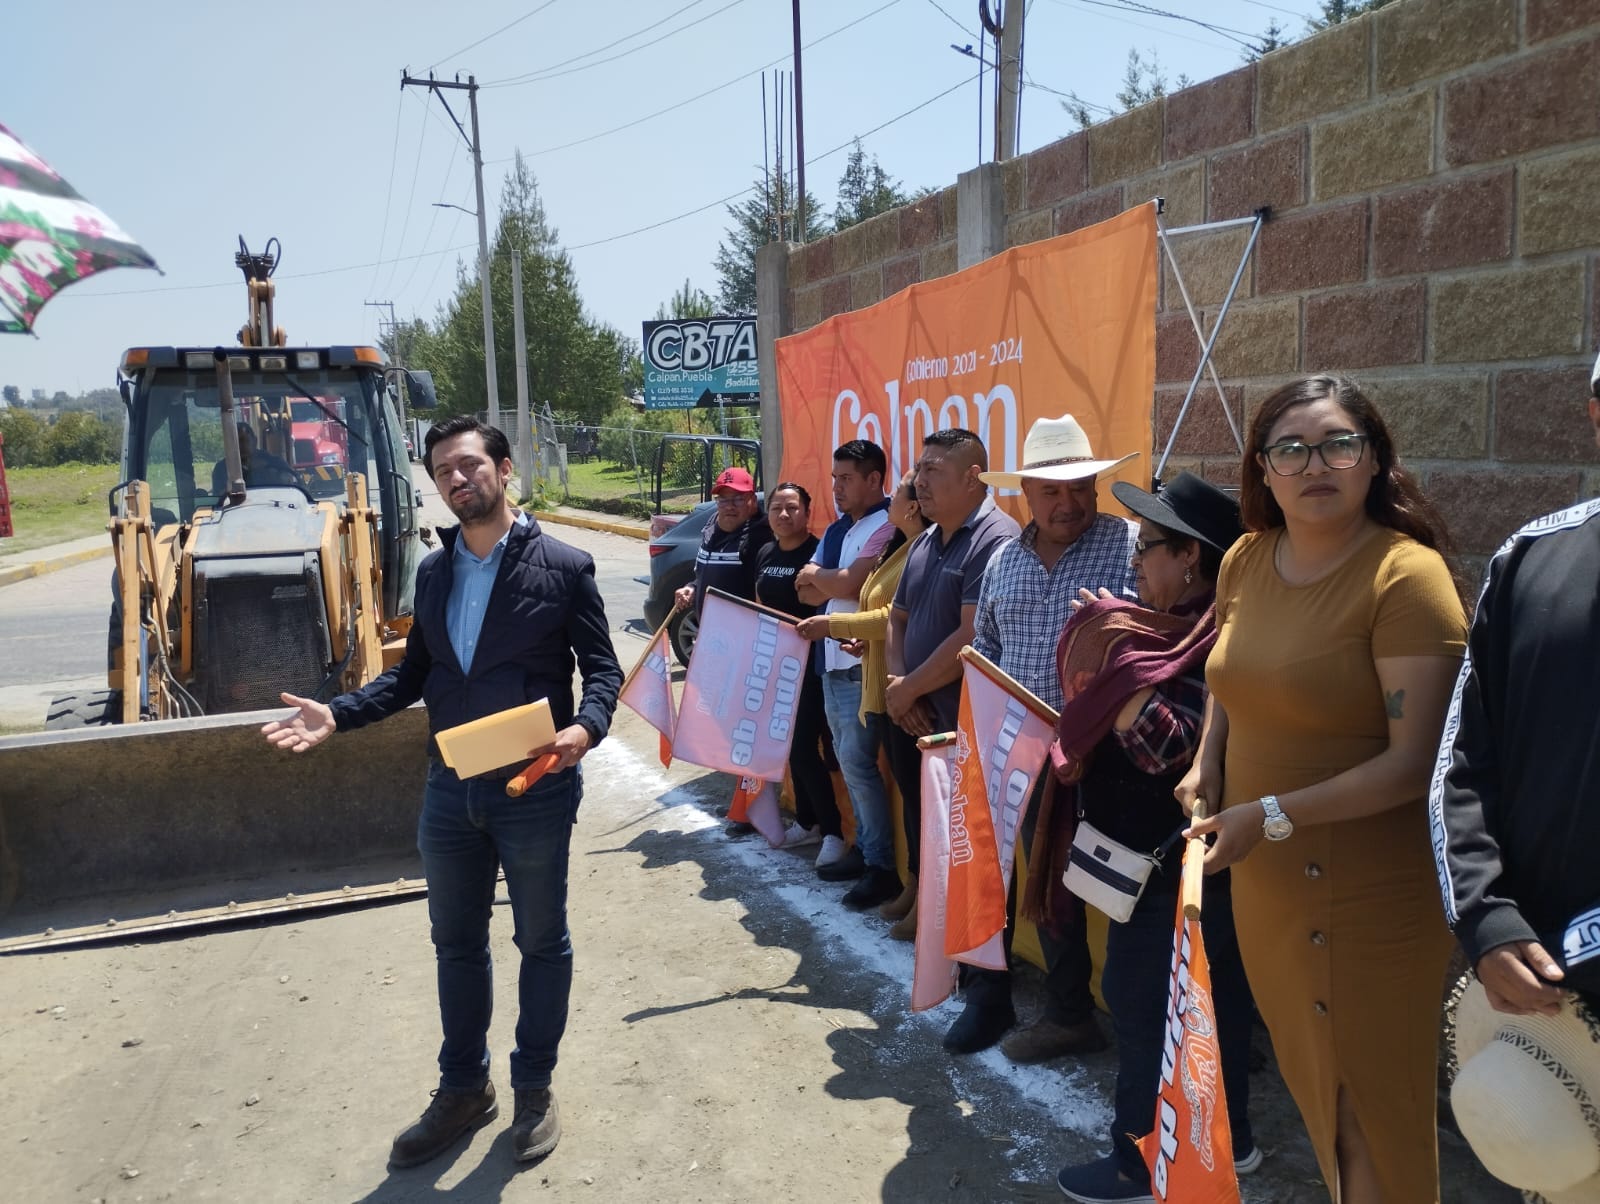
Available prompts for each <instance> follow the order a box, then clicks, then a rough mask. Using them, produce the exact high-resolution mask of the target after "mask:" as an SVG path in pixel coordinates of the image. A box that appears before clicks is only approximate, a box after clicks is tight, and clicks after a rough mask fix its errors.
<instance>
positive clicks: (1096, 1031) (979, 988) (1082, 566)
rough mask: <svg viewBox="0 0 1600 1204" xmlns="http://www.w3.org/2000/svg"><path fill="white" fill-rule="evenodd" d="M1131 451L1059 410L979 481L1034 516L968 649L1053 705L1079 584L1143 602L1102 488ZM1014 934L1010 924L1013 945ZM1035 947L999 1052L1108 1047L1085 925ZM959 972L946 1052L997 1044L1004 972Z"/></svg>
mask: <svg viewBox="0 0 1600 1204" xmlns="http://www.w3.org/2000/svg"><path fill="white" fill-rule="evenodd" d="M1137 454H1138V453H1137V452H1132V453H1129V454H1128V455H1126V456H1123V457H1121V458H1120V459H1116V460H1104V459H1099V458H1097V457H1096V456H1095V454H1094V451H1093V449H1092V448H1091V447H1090V444H1089V437H1088V435H1087V434H1086V433H1085V432H1084V430H1083V428H1082V427H1081V426H1080V425H1079V424H1078V422H1077V420H1076V419H1074V418H1073V417H1072V415H1071V414H1063V415H1062V416H1061V417H1060V418H1041V419H1039V420H1038V421H1037V422H1035V423H1034V424H1033V426H1032V427H1031V428H1029V430H1028V436H1027V438H1026V439H1025V440H1023V444H1022V461H1023V462H1022V467H1021V468H1020V469H1019V470H1018V471H1016V472H985V473H983V474H981V476H980V478H979V479H980V480H982V481H983V482H984V483H985V484H988V485H993V486H995V487H996V488H1000V489H1021V490H1022V495H1023V497H1024V498H1026V499H1027V502H1028V512H1029V513H1030V514H1031V515H1032V516H1033V517H1032V519H1031V521H1030V522H1029V523H1028V525H1027V527H1025V528H1024V529H1023V530H1022V532H1021V534H1020V535H1018V536H1017V537H1016V538H1015V539H1011V540H1008V541H1006V542H1005V543H1003V544H1001V545H1000V547H999V549H998V550H997V551H996V552H995V554H994V556H993V557H992V558H991V559H990V561H989V564H988V567H987V568H986V569H985V570H984V573H983V585H982V589H981V590H980V592H979V595H978V607H977V614H976V619H975V622H974V626H973V639H972V646H973V647H974V648H975V649H977V651H979V652H981V653H982V654H983V655H984V656H986V657H988V658H989V659H990V660H991V661H993V662H994V663H995V664H997V665H999V666H1000V668H1001V669H1003V670H1004V671H1005V672H1007V673H1009V674H1010V675H1011V676H1012V677H1014V678H1015V679H1016V680H1017V681H1018V682H1020V683H1021V684H1022V685H1023V686H1025V687H1027V688H1028V689H1029V690H1031V691H1032V692H1033V693H1034V694H1036V695H1038V696H1039V698H1041V699H1042V700H1043V701H1044V702H1046V703H1048V704H1049V705H1050V706H1052V707H1054V708H1055V709H1056V710H1060V709H1061V702H1062V693H1061V681H1060V678H1059V677H1058V675H1057V673H1056V644H1057V642H1058V641H1059V640H1060V638H1061V629H1062V628H1063V627H1065V626H1066V623H1067V619H1068V617H1069V616H1070V614H1071V604H1072V602H1073V600H1074V599H1075V598H1077V596H1078V591H1079V590H1080V589H1087V590H1089V591H1090V592H1091V593H1095V592H1098V591H1100V590H1107V591H1109V592H1110V593H1112V594H1115V595H1117V596H1118V597H1122V598H1127V599H1130V600H1134V601H1137V599H1138V592H1137V589H1136V587H1135V583H1134V573H1133V544H1134V540H1135V539H1136V538H1137V537H1138V532H1139V529H1138V526H1137V524H1135V523H1131V522H1128V521H1127V520H1126V519H1121V518H1115V517H1113V516H1112V515H1109V514H1101V513H1100V510H1099V495H1098V492H1097V483H1098V480H1099V478H1100V476H1101V475H1102V474H1104V473H1107V472H1110V471H1111V470H1112V469H1114V468H1116V467H1117V466H1118V465H1119V464H1122V463H1124V462H1126V461H1127V460H1130V459H1132V458H1133V456H1135V455H1137ZM1047 772H1048V771H1047ZM1044 781H1045V774H1044V773H1041V774H1040V775H1039V780H1038V783H1037V784H1036V786H1035V789H1034V797H1033V799H1032V800H1031V801H1030V803H1029V806H1028V812H1027V818H1026V819H1025V820H1024V821H1023V833H1022V836H1023V842H1024V844H1025V845H1031V843H1032V841H1033V840H1034V821H1035V819H1036V816H1037V810H1036V809H1037V807H1038V802H1039V795H1040V794H1041V793H1042V788H1043V785H1044ZM1065 813H1066V809H1065V808H1063V814H1065ZM1010 935H1011V929H1010V926H1009V925H1008V926H1007V931H1006V938H1007V944H1008V945H1009V943H1010ZM1039 944H1040V947H1041V948H1042V950H1043V952H1044V958H1045V966H1046V984H1045V985H1046V992H1045V1005H1044V1012H1043V1014H1042V1015H1041V1016H1040V1017H1039V1018H1038V1019H1037V1020H1036V1021H1035V1022H1034V1023H1033V1024H1031V1025H1029V1026H1028V1027H1027V1028H1023V1029H1020V1030H1018V1031H1016V1032H1014V1033H1011V1034H1010V1035H1009V1036H1007V1037H1006V1038H1005V1040H1004V1041H1003V1042H1002V1043H1001V1050H1002V1052H1004V1053H1005V1055H1006V1056H1007V1057H1008V1058H1010V1059H1011V1060H1012V1061H1014V1062H1042V1061H1045V1060H1047V1059H1049V1058H1055V1057H1060V1056H1063V1055H1066V1054H1083V1053H1092V1052H1094V1051H1096V1050H1101V1049H1104V1048H1105V1044H1106V1041H1105V1036H1104V1035H1103V1034H1102V1033H1101V1032H1100V1028H1099V1025H1098V1024H1097V1023H1096V1021H1095V1018H1094V996H1093V995H1092V994H1091V993H1090V990H1089V978H1090V974H1091V972H1092V966H1091V962H1090V957H1089V944H1088V940H1087V938H1086V935H1085V933H1084V928H1083V925H1082V924H1081V923H1074V922H1072V921H1068V922H1067V923H1066V924H1064V925H1060V926H1054V930H1052V926H1051V925H1041V926H1040V927H1039ZM965 975H966V978H965V983H966V1000H967V1006H966V1008H965V1010H964V1011H963V1012H962V1013H961V1015H960V1016H959V1017H958V1018H957V1019H956V1021H955V1023H954V1024H952V1025H951V1026H950V1031H949V1032H948V1033H946V1034H945V1039H944V1044H945V1048H946V1049H948V1050H950V1052H952V1053H970V1052H973V1051H975V1050H979V1049H984V1048H987V1047H988V1046H990V1045H993V1044H994V1043H995V1042H996V1041H997V1040H999V1039H1000V1036H1001V1034H1002V1033H1004V1032H1005V1031H1006V1030H1007V1029H1008V1028H1010V1027H1011V1025H1012V1024H1013V1023H1014V1022H1015V1020H1016V1012H1015V1010H1014V1009H1013V1006H1012V1001H1011V975H1010V974H1009V973H1007V972H1006V971H1003V970H998V971H997V970H980V969H973V968H968V969H966V970H965Z"/></svg>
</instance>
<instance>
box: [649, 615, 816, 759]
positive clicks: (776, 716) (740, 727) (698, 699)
mask: <svg viewBox="0 0 1600 1204" xmlns="http://www.w3.org/2000/svg"><path fill="white" fill-rule="evenodd" d="M809 653H810V646H809V645H807V643H806V642H805V641H804V640H803V639H801V638H800V635H799V633H798V632H796V631H795V626H794V620H793V619H791V618H789V616H787V615H784V614H780V613H778V612H777V611H774V610H768V609H766V608H765V607H763V606H757V605H755V603H753V602H742V601H740V600H739V599H737V598H734V597H732V596H731V595H728V594H724V593H722V592H721V591H720V590H709V591H707V593H706V600H705V605H704V607H703V608H702V609H701V612H700V635H699V637H698V638H697V639H696V640H695V644H694V653H693V655H691V656H690V658H689V671H688V673H687V674H686V675H685V677H684V682H683V704H682V705H681V706H680V707H679V708H678V724H677V728H676V729H675V731H674V733H673V742H672V743H673V752H674V754H675V755H676V756H677V757H678V759H679V760H682V761H688V762H689V763H690V764H692V765H703V766H705V767H706V768H707V769H720V770H721V771H722V772H723V773H731V774H736V775H739V776H747V777H754V778H760V779H761V780H763V781H766V782H779V781H782V780H783V773H784V769H785V767H786V766H787V764H788V762H789V744H790V741H791V740H793V738H794V714H795V708H796V707H797V706H798V705H799V702H800V687H801V685H802V684H803V682H804V675H805V673H806V661H807V657H808V655H809Z"/></svg>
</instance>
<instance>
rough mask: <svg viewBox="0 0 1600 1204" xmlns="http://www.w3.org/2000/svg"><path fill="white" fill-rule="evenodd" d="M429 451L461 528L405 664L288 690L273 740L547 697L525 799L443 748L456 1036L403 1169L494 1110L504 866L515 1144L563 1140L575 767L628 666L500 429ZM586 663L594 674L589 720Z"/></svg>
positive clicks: (436, 795)
mask: <svg viewBox="0 0 1600 1204" xmlns="http://www.w3.org/2000/svg"><path fill="white" fill-rule="evenodd" d="M424 448H425V450H424V454H423V463H424V464H425V465H426V466H427V468H428V472H429V475H431V476H432V477H433V480H434V482H435V484H437V485H438V487H439V493H440V495H441V496H442V497H443V498H444V500H445V503H446V505H448V506H449V507H450V510H451V511H452V512H453V513H454V514H455V516H456V517H457V518H458V519H460V520H461V525H460V526H459V527H458V528H455V529H451V528H448V527H447V528H444V529H443V530H441V531H440V536H441V538H442V539H443V541H444V546H443V547H442V548H440V549H439V550H438V551H436V552H434V553H432V554H431V555H430V556H428V558H427V559H426V560H424V561H423V562H422V565H421V567H420V568H419V569H418V570H417V588H416V612H415V619H414V622H413V624H412V627H411V633H410V636H409V637H408V639H407V641H406V652H405V657H404V659H402V660H401V661H400V663H399V664H397V665H395V666H394V668H392V669H390V670H389V671H388V672H386V673H384V674H383V675H382V676H380V677H378V678H377V679H375V680H374V681H372V682H371V683H370V684H368V685H366V686H363V687H362V688H361V689H359V690H354V691H352V692H351V693H348V694H343V695H341V696H340V697H338V698H335V699H334V700H333V702H332V703H331V704H328V705H324V704H323V703H320V702H317V701H316V700H315V699H310V698H297V697H295V696H294V695H292V694H284V695H283V696H282V697H283V701H284V702H285V703H286V704H288V705H290V706H293V707H295V708H297V710H296V713H295V714H294V715H293V716H291V717H290V718H288V719H284V720H281V721H279V722H276V723H269V724H267V725H266V727H264V728H263V729H262V731H263V732H264V733H265V735H266V736H267V739H268V740H269V741H270V742H271V743H272V744H274V745H276V746H277V747H279V748H282V749H286V750H291V751H294V752H305V751H306V750H307V749H309V748H311V747H313V746H314V745H317V744H320V743H321V742H322V741H323V740H326V739H327V738H328V737H329V736H331V735H333V734H334V733H335V732H338V731H349V730H351V729H353V728H358V727H363V726H365V725H366V724H368V723H375V722H377V721H378V720H380V719H384V718H386V717H387V716H389V715H392V714H394V713H395V712H397V711H400V710H403V709H404V708H406V707H408V706H410V705H411V704H412V703H413V702H415V701H417V699H419V698H422V699H425V700H426V702H427V705H428V723H429V727H430V729H431V730H432V731H434V732H438V731H442V730H444V729H446V728H450V727H455V726H456V725H458V724H461V723H466V722H469V721H470V720H473V719H479V718H483V717H484V716H487V715H493V714H496V713H498V712H500V711H504V710H507V709H508V708H511V707H515V706H522V705H524V704H526V703H529V702H532V701H534V700H536V699H540V698H544V699H546V700H548V702H549V704H550V713H551V718H552V719H553V720H554V721H555V724H556V729H557V730H556V738H555V743H554V744H553V745H551V746H550V748H549V749H546V750H529V755H530V756H531V755H533V753H534V752H537V751H548V752H553V753H555V754H556V757H557V760H556V764H555V766H554V768H553V769H552V770H551V771H550V772H549V773H547V774H546V775H545V776H544V777H543V778H542V779H540V780H539V782H538V783H537V784H536V785H534V786H533V787H532V788H531V789H530V790H529V791H528V792H527V793H526V794H524V795H523V796H522V797H521V798H515V799H513V798H509V797H507V795H506V792H505V782H506V779H507V778H509V777H510V776H511V775H512V774H513V773H515V772H516V771H517V770H519V769H520V768H521V765H520V764H518V765H512V766H508V767H507V768H506V769H504V770H501V771H496V772H494V773H489V774H482V775H479V776H478V777H474V778H469V779H467V780H465V781H463V780H462V779H460V778H458V777H457V776H456V774H455V771H454V770H452V769H449V768H448V767H446V766H445V765H444V763H443V762H442V761H441V760H439V758H438V755H437V749H436V748H435V747H433V746H432V745H431V742H430V749H429V751H430V754H431V755H430V759H429V766H428V781H427V786H426V788H425V790H424V793H423V801H422V816H421V819H420V821H419V823H418V826H417V847H418V848H419V850H420V851H421V853H422V863H423V869H424V871H425V872H426V874H427V878H428V919H429V921H430V923H431V925H432V935H433V943H434V949H435V952H436V955H437V959H438V987H439V1016H440V1021H441V1024H442V1027H443V1029H444V1043H443V1045H441V1047H440V1049H439V1087H438V1090H437V1091H435V1092H434V1095H433V1101H432V1102H431V1103H430V1104H429V1105H428V1108H427V1110H426V1111H425V1112H423V1114H422V1116H421V1118H420V1119H419V1120H418V1121H417V1122H416V1123H415V1124H414V1125H412V1126H411V1127H410V1128H408V1129H406V1130H405V1131H404V1132H402V1133H401V1134H400V1135H399V1136H398V1137H396V1138H395V1141H394V1146H393V1148H392V1149H391V1151H390V1155H389V1161H390V1165H391V1166H395V1167H405V1166H415V1165H417V1164H419V1163H422V1162H426V1161H428V1160H429V1159H430V1158H433V1157H436V1156H437V1155H439V1154H441V1153H443V1152H444V1151H445V1150H447V1149H449V1148H450V1147H451V1146H452V1145H453V1144H455V1142H456V1140H457V1139H458V1138H460V1137H461V1136H462V1135H463V1134H465V1133H467V1132H468V1131H470V1130H472V1129H475V1128H478V1127H479V1126H482V1125H485V1124H487V1123H489V1122H490V1121H491V1120H493V1119H494V1118H495V1116H496V1115H498V1113H499V1105H498V1104H497V1103H496V1101H495V1092H494V1085H493V1084H492V1083H491V1082H490V1081H489V1047H488V1044H487V1038H488V1031H489V1017H490V1014H491V1012H492V1009H493V987H492V979H491V969H490V958H489V916H490V911H491V908H492V906H493V903H494V898H495V879H496V871H497V870H498V869H501V868H503V869H504V870H505V876H506V890H507V893H508V894H509V895H510V901H511V914H512V919H513V922H514V925H515V934H516V935H515V939H516V943H517V948H518V949H519V950H520V951H521V954H522V963H521V967H520V973H519V979H518V991H517V994H518V1005H519V1012H518V1017H517V1028H516V1048H515V1049H513V1050H512V1052H511V1086H512V1089H513V1091H514V1092H515V1096H516V1113H515V1118H514V1120H513V1121H512V1127H511V1148H512V1152H513V1154H514V1155H515V1156H516V1158H517V1159H518V1160H519V1161H530V1160H533V1159H537V1158H542V1157H544V1156H545V1155H546V1154H548V1153H549V1152H550V1151H551V1150H553V1149H554V1148H555V1146H556V1142H557V1141H558V1140H559V1139H560V1136H561V1122H560V1118H559V1114H558V1113H557V1110H556V1101H555V1096H554V1095H553V1094H552V1093H551V1090H550V1077H551V1072H552V1071H553V1070H554V1069H555V1064H556V1050H557V1046H558V1045H559V1044H560V1041H561V1036H562V1033H563V1031H564V1030H565V1028H566V1022H567V1001H568V997H569V996H570V994H571V991H572V943H571V939H570V937H569V934H568V931H567V911H566V907H567V857H568V849H569V846H570V842H571V837H572V825H573V823H574V822H575V821H576V819H577V812H578V802H579V800H580V798H581V797H582V794H583V778H582V772H581V770H580V769H579V768H578V762H579V760H580V759H581V758H582V757H583V755H584V753H585V752H587V751H588V750H589V749H590V748H593V747H594V746H595V745H596V744H598V743H599V742H600V741H601V740H602V739H603V738H604V737H605V735H606V732H607V730H608V729H609V728H610V725H611V716H612V712H613V711H615V710H616V706H617V694H618V691H619V690H620V689H621V688H622V670H621V668H620V666H619V665H618V664H617V656H616V653H615V651H614V650H613V649H612V647H611V635H610V628H609V626H608V624H607V623H606V614H605V607H604V606H603V604H602V603H601V600H600V591H599V588H598V587H597V585H596V583H595V574H594V561H593V559H591V558H590V557H589V556H588V555H587V554H586V553H584V552H580V551H578V550H577V549H576V548H572V547H569V546H567V545H566V544H563V543H561V542H559V541H557V540H555V539H552V538H551V537H549V536H548V535H545V534H544V533H543V531H541V530H540V527H539V524H538V523H537V522H535V521H534V520H533V519H531V518H530V517H528V516H527V515H526V514H523V513H522V512H520V511H518V510H516V509H515V508H514V507H513V506H512V505H511V502H510V499H509V498H508V497H507V494H506V485H507V483H508V482H509V481H510V479H511V447H510V444H509V443H508V442H507V440H506V437H505V435H504V433H502V432H501V431H499V430H497V429H495V428H494V427H492V426H487V425H485V424H484V423H481V422H479V421H478V420H477V419H476V418H472V417H465V416H463V417H457V418H451V419H448V420H446V421H444V422H441V423H439V424H438V425H436V426H434V427H433V429H431V430H430V431H429V432H428V436H427V439H426V441H425V444H424ZM574 660H576V664H577V667H578V669H580V670H581V671H582V674H583V696H582V698H581V699H580V700H579V702H578V704H577V707H576V710H574V707H573V699H572V672H573V666H574Z"/></svg>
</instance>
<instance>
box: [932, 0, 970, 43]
mask: <svg viewBox="0 0 1600 1204" xmlns="http://www.w3.org/2000/svg"><path fill="white" fill-rule="evenodd" d="M928 3H929V4H931V5H933V7H934V8H936V9H938V10H939V11H940V12H942V13H943V14H944V15H945V17H946V19H948V20H949V22H950V24H952V25H954V26H955V27H956V28H957V29H959V30H960V31H961V32H962V33H964V34H966V35H967V36H968V37H969V38H975V37H977V36H978V35H977V34H975V33H973V32H972V30H970V29H968V28H967V27H966V26H965V25H963V24H962V23H961V20H960V18H959V17H953V16H951V15H950V10H949V9H948V8H946V7H945V6H944V5H942V4H940V3H939V0H928Z"/></svg>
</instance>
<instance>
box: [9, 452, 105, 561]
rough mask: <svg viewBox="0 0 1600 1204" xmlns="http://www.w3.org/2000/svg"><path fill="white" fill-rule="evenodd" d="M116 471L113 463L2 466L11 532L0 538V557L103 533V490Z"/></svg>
mask: <svg viewBox="0 0 1600 1204" xmlns="http://www.w3.org/2000/svg"><path fill="white" fill-rule="evenodd" d="M118 476H119V470H118V467H117V465H115V464H61V465H57V466H56V467H54V468H9V469H7V470H6V485H7V487H8V488H9V490H10V493H11V527H12V530H14V531H15V532H16V534H15V535H13V536H12V537H11V538H10V539H0V556H3V555H5V554H7V553H8V552H27V551H30V550H32V549H34V548H43V547H48V546H49V545H51V544H56V543H66V542H67V541H68V540H73V539H82V538H84V537H85V536H88V535H103V534H104V533H105V529H106V521H107V519H108V518H109V517H110V515H109V512H108V510H107V507H106V492H107V491H108V490H109V489H110V488H111V487H112V486H113V485H115V484H116V483H117V480H118ZM105 538H106V539H107V540H109V539H110V538H111V537H110V536H109V535H106V536H105Z"/></svg>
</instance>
